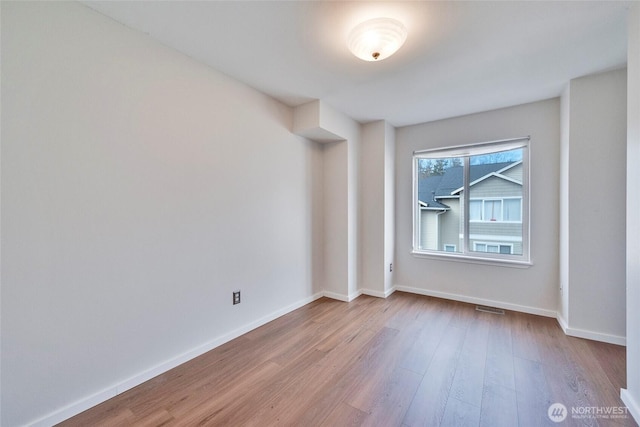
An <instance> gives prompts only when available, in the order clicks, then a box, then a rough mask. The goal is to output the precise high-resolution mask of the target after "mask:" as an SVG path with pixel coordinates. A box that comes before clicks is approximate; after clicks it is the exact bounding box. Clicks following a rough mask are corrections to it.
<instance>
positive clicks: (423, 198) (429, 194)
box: [418, 161, 521, 209]
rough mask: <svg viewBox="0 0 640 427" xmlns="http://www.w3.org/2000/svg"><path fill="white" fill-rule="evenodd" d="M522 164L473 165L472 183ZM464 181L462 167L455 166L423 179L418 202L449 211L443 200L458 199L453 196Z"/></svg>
mask: <svg viewBox="0 0 640 427" xmlns="http://www.w3.org/2000/svg"><path fill="white" fill-rule="evenodd" d="M519 163H521V162H520V161H517V162H501V163H488V164H480V165H471V166H470V167H469V169H470V176H469V181H470V182H479V181H481V180H483V179H484V178H486V177H489V176H491V175H495V173H497V172H502V171H503V170H506V169H509V167H510V166H515V165H517V164H519ZM463 184H464V183H463V179H462V166H454V167H450V168H448V169H445V172H444V174H443V175H431V176H427V177H421V178H420V180H419V181H418V200H419V201H420V202H421V203H423V204H426V205H427V206H428V207H438V206H437V205H441V206H443V208H442V209H445V208H446V209H449V207H448V206H447V205H445V204H443V203H442V202H441V200H438V199H442V198H451V197H458V195H452V193H454V192H456V191H457V190H459V189H460V187H462V186H463Z"/></svg>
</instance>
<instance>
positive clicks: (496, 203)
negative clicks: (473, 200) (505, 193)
mask: <svg viewBox="0 0 640 427" xmlns="http://www.w3.org/2000/svg"><path fill="white" fill-rule="evenodd" d="M483 219H484V220H485V221H502V200H485V201H484V216H483Z"/></svg>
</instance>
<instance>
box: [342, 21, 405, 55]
mask: <svg viewBox="0 0 640 427" xmlns="http://www.w3.org/2000/svg"><path fill="white" fill-rule="evenodd" d="M406 39H407V29H406V28H405V26H404V25H402V22H400V21H398V20H396V19H392V18H375V19H370V20H368V21H364V22H361V23H360V24H358V25H356V26H355V27H354V29H353V30H351V32H350V33H349V38H348V39H347V45H348V46H349V50H350V51H351V52H352V53H353V54H354V55H355V56H357V57H358V58H360V59H363V60H365V61H382V60H383V59H385V58H388V57H390V56H391V55H393V54H394V53H395V52H396V51H397V50H398V49H400V46H402V44H403V43H404V41H405V40H406Z"/></svg>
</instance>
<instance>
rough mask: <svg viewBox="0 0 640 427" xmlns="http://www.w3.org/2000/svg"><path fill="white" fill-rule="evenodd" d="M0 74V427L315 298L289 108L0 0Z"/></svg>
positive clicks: (312, 216)
mask: <svg viewBox="0 0 640 427" xmlns="http://www.w3.org/2000/svg"><path fill="white" fill-rule="evenodd" d="M2 59H3V62H2V100H1V101H2V107H3V111H2V123H1V124H2V192H1V193H2V224H1V225H2V247H1V250H2V252H1V254H2V277H1V279H2V307H1V308H2V318H1V319H2V320H1V327H2V343H1V344H2V361H1V362H2V379H1V381H2V384H1V386H2V402H1V403H2V405H1V407H2V420H1V422H0V423H1V424H2V425H3V426H14V425H19V424H23V423H27V422H30V421H33V420H35V419H38V418H40V417H44V416H47V415H48V414H53V415H52V417H50V418H46V420H48V422H54V421H55V420H57V419H60V418H59V417H60V416H69V415H72V413H73V411H74V410H77V409H82V408H83V406H86V405H88V404H90V403H91V402H93V403H96V402H97V401H99V400H100V399H103V398H107V397H109V396H111V395H113V394H115V393H116V392H118V391H121V390H122V389H124V388H127V387H129V386H131V385H134V384H135V383H136V381H138V380H142V379H146V378H145V377H146V376H148V375H149V374H153V373H154V372H157V371H154V370H153V369H152V370H151V371H147V370H148V369H149V368H153V367H154V366H158V365H159V366H160V368H166V367H169V365H171V364H172V363H173V362H179V361H181V360H183V359H184V358H185V357H187V356H190V355H194V351H195V353H197V352H199V351H204V350H206V349H208V348H210V347H211V346H213V345H215V344H219V343H220V342H221V341H222V340H224V339H228V338H230V337H233V336H234V335H237V334H238V333H240V332H242V331H243V330H246V329H247V328H250V327H255V326H256V325H258V324H260V323H261V322H264V321H266V320H268V319H270V318H272V317H273V316H276V315H278V314H282V313H283V312H286V311H287V310H290V309H291V308H294V307H297V306H299V305H300V304H302V303H306V302H308V301H310V300H311V299H312V298H313V296H314V295H315V294H316V293H318V292H320V291H321V289H320V288H319V287H317V286H315V287H314V283H316V282H317V280H316V277H314V276H315V275H317V273H318V272H319V270H320V268H319V267H318V264H319V262H320V263H321V255H320V252H321V251H322V245H321V242H322V239H321V236H318V234H319V233H322V221H321V218H322V213H321V206H322V192H323V188H324V185H326V183H325V182H323V176H322V169H323V159H322V157H323V155H322V149H321V148H320V147H319V146H318V145H317V144H316V143H312V142H310V141H308V140H306V139H304V138H301V137H299V136H295V135H293V134H292V133H291V132H290V129H291V126H292V116H293V113H292V111H291V109H290V108H288V107H285V106H283V105H282V104H279V103H277V102H275V101H273V100H272V99H270V98H268V97H266V96H264V95H262V94H260V93H258V92H256V91H254V90H253V89H250V88H248V87H246V86H244V85H242V84H240V83H237V82H236V81H234V80H232V79H230V78H229V77H226V76H224V75H222V74H220V73H217V72H215V71H214V70H212V69H210V68H207V67H205V66H203V65H200V64H198V63H196V62H194V61H192V60H191V59H189V58H187V57H185V56H183V55H181V54H179V53H177V52H175V51H172V50H170V49H168V48H165V47H163V46H161V45H160V44H158V43H157V42H154V41H153V40H151V39H150V38H149V37H147V36H145V35H143V34H140V33H137V32H133V31H130V30H128V29H126V28H125V27H123V26H121V25H119V24H117V23H115V22H113V21H112V20H110V19H107V18H105V17H103V16H101V15H100V14H98V13H96V12H94V11H92V10H90V9H88V8H86V7H84V6H82V5H79V4H77V3H58V2H56V3H27V2H23V3H8V2H3V3H2ZM319 260H320V261H319ZM235 289H241V290H242V296H243V300H242V303H241V304H240V305H238V306H232V304H231V292H232V291H233V290H235ZM190 351H191V353H189V352H190ZM185 353H186V355H185ZM181 355H182V356H181ZM187 358H188V357H187ZM163 364H164V365H163ZM94 393H97V395H95V396H93V397H92V398H90V399H89V400H85V399H86V398H87V397H89V396H91V395H93V394H94ZM74 404H77V405H76V406H72V408H71V409H69V410H66V411H65V410H63V411H61V412H56V411H58V410H60V408H63V407H65V406H66V405H74ZM70 412H71V413H70ZM56 417H58V418H56Z"/></svg>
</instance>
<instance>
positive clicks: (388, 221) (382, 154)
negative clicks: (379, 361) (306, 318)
mask: <svg viewBox="0 0 640 427" xmlns="http://www.w3.org/2000/svg"><path fill="white" fill-rule="evenodd" d="M394 141H395V131H394V128H393V127H392V126H391V125H390V124H388V123H387V122H385V121H377V122H372V123H368V124H366V125H363V126H362V144H361V150H360V189H359V193H360V209H361V210H360V221H359V222H360V236H361V238H360V246H361V248H360V271H361V274H360V278H361V280H360V291H362V292H364V293H366V294H369V295H374V296H377V297H386V296H388V295H389V293H390V292H391V291H392V288H393V281H392V278H393V272H392V271H390V264H391V263H392V262H393V255H394V246H393V241H394V221H393V215H394V197H393V192H394V185H393V184H394V163H393V160H394V154H395V144H394Z"/></svg>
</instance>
